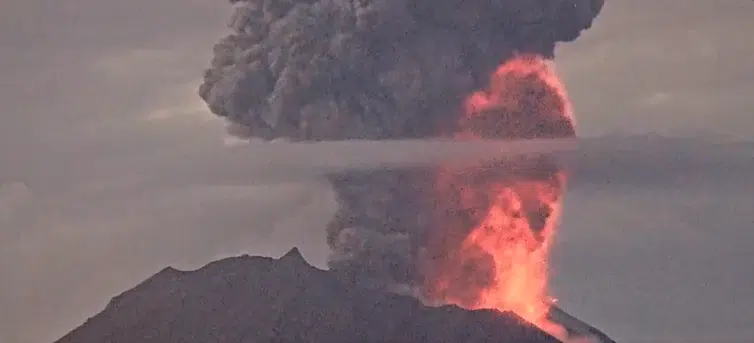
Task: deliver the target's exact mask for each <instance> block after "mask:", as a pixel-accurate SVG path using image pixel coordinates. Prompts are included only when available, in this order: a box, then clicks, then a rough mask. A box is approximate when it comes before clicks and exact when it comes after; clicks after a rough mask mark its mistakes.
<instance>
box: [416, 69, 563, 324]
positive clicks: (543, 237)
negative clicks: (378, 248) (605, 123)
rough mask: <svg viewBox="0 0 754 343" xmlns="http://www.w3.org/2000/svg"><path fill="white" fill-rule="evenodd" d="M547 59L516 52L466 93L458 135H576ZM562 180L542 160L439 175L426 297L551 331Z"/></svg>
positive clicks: (428, 252) (554, 168) (548, 162)
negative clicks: (552, 257) (552, 264)
mask: <svg viewBox="0 0 754 343" xmlns="http://www.w3.org/2000/svg"><path fill="white" fill-rule="evenodd" d="M548 63H549V62H548V61H546V60H544V59H542V58H540V57H538V56H531V55H523V56H516V57H514V58H513V59H511V60H509V61H508V62H506V63H504V64H503V65H501V66H500V67H499V69H498V70H497V71H496V73H495V74H494V75H493V76H492V79H491V82H490V85H489V88H488V89H487V90H484V91H479V92H476V93H474V94H472V95H471V96H469V98H468V100H467V103H466V106H465V109H464V116H463V117H462V119H461V120H460V122H459V126H460V128H459V130H458V133H457V136H458V137H459V138H464V139H479V138H493V137H494V138H502V139H524V138H562V137H570V136H574V135H575V131H574V125H573V121H572V119H571V107H570V104H569V102H568V99H567V96H566V94H565V90H564V87H563V85H562V83H561V82H560V81H559V80H558V78H557V75H556V74H555V73H554V71H553V69H552V67H551V66H550V65H549V64H548ZM565 181H566V175H565V172H564V171H563V170H562V169H561V168H559V167H558V166H557V165H556V164H555V163H554V161H552V160H550V159H548V158H546V157H540V158H530V159H521V160H517V161H514V162H510V161H508V162H506V164H505V165H504V168H501V164H500V163H497V164H494V165H486V166H480V167H479V168H476V169H474V170H457V169H452V168H445V169H442V170H440V171H439V172H438V175H437V177H436V187H435V192H436V195H437V204H436V206H437V209H438V211H437V213H438V218H439V220H438V224H437V225H438V226H439V227H438V228H437V230H436V232H435V233H434V235H433V236H432V237H430V243H429V245H428V247H427V250H426V251H425V256H424V257H425V260H426V262H425V266H424V272H425V273H424V274H425V293H426V294H427V296H428V297H429V298H431V299H434V300H441V301H443V302H446V303H452V304H457V305H459V306H461V307H465V308H470V309H478V308H489V309H497V310H500V311H513V312H515V313H517V314H518V315H520V316H521V317H523V318H524V319H526V320H528V321H529V322H531V323H533V324H535V325H537V326H539V327H540V328H542V329H544V330H546V331H548V332H550V333H551V334H553V335H556V336H561V335H559V332H558V330H559V327H558V326H557V325H556V324H554V323H549V322H548V321H547V319H546V316H547V311H548V308H549V304H550V303H551V301H553V299H551V298H550V296H549V291H548V267H549V263H548V260H549V251H550V247H551V245H552V243H553V239H554V236H555V233H556V228H557V223H558V218H559V213H560V208H561V202H562V196H563V193H564V190H565Z"/></svg>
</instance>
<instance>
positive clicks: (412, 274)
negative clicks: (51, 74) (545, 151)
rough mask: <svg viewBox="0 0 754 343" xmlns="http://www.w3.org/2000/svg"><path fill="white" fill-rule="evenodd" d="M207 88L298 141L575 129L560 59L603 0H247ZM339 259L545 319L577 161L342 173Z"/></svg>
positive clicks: (416, 289)
mask: <svg viewBox="0 0 754 343" xmlns="http://www.w3.org/2000/svg"><path fill="white" fill-rule="evenodd" d="M231 2H232V3H233V4H234V7H235V11H234V14H233V18H232V20H231V21H230V23H229V26H230V28H231V29H232V30H233V33H232V34H230V35H229V36H227V37H225V38H224V39H222V41H221V42H219V43H218V44H217V45H216V46H215V48H214V54H215V55H214V58H213V60H212V65H211V68H209V69H208V70H207V72H206V73H205V78H204V83H203V84H202V85H201V86H200V89H199V93H200V95H201V97H202V98H203V99H204V100H205V101H206V102H207V104H208V106H209V108H210V109H211V111H212V112H214V113H215V114H217V115H219V116H222V117H225V118H227V119H228V121H229V122H230V123H231V128H232V130H231V131H232V133H234V134H236V135H241V136H244V137H257V138H262V139H273V138H286V139H289V140H294V141H321V140H345V139H372V140H380V139H397V138H432V137H456V138H458V139H483V138H498V139H511V140H512V139H527V138H564V137H571V136H574V135H575V128H574V123H573V120H572V118H571V108H570V104H569V102H568V99H567V97H566V93H565V90H564V87H563V85H562V84H561V83H560V82H559V80H558V78H557V75H556V74H555V72H554V69H553V67H552V62H551V59H552V58H553V56H554V52H555V45H556V43H558V42H562V41H570V40H573V39H576V38H577V37H578V36H579V34H580V32H581V31H582V30H584V29H586V28H589V27H590V26H591V24H592V21H593V19H594V18H595V17H596V16H597V14H598V13H599V11H600V9H601V7H602V4H603V1H602V0H538V1H534V0H403V1H400V0H235V1H231ZM329 180H330V182H331V184H332V186H333V189H334V191H335V193H336V196H337V201H338V205H339V209H338V211H337V213H336V214H335V216H334V218H333V220H332V221H331V222H330V224H329V225H328V227H327V228H326V231H327V241H328V243H329V244H330V246H331V248H332V250H333V254H332V256H331V260H330V268H331V270H333V271H335V272H338V273H340V274H341V275H343V276H344V277H345V278H347V279H350V280H352V281H353V282H356V283H359V284H362V285H368V286H370V287H377V288H387V289H392V290H395V289H398V288H397V287H403V288H404V289H405V288H408V289H410V290H411V291H412V292H413V293H414V294H416V295H417V296H418V297H420V298H422V299H424V300H426V301H427V302H441V303H453V304H457V305H459V306H461V307H465V308H491V309H498V310H502V311H514V312H516V313H517V314H519V315H520V316H521V317H523V318H525V319H527V320H529V321H531V322H532V323H535V324H537V325H539V326H540V327H541V328H544V329H547V330H549V331H550V332H551V333H556V332H553V330H552V329H550V328H549V325H548V323H547V320H546V316H547V312H548V308H549V301H550V300H549V298H548V297H549V293H548V289H547V281H548V275H547V269H548V252H549V247H550V245H551V244H552V240H553V236H554V234H555V231H556V230H555V229H556V224H557V220H558V210H559V208H560V204H561V202H562V196H563V192H564V187H565V181H566V175H565V172H564V171H563V170H562V169H561V168H560V167H559V166H558V165H557V164H556V163H555V161H554V160H551V159H549V158H547V157H546V156H542V157H537V158H526V159H521V160H516V161H511V160H506V161H504V162H498V163H490V164H486V165H480V166H477V167H476V168H472V169H469V168H464V169H459V168H456V167H453V166H440V167H436V168H415V169H410V170H390V171H384V170H382V171H359V172H347V173H341V174H334V175H331V176H330V177H329Z"/></svg>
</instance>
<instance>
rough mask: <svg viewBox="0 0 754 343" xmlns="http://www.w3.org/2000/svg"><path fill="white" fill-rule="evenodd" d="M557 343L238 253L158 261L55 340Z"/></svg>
mask: <svg viewBox="0 0 754 343" xmlns="http://www.w3.org/2000/svg"><path fill="white" fill-rule="evenodd" d="M103 342H108V343H137V342H138V343H173V342H175V343H177V342H181V343H206V342H213V343H240V342H249V343H251V342H254V343H268V342H269V343H272V342H275V343H294V342H295V343H300V342H327V343H339V342H340V343H352V342H364V343H371V342H375V343H376V342H394V343H401V342H406V343H423V342H448V343H450V342H468V343H476V342H506V343H556V342H558V340H556V339H555V338H554V337H552V336H549V335H548V334H546V333H544V332H542V331H540V330H539V329H537V328H536V327H535V326H533V325H532V324H529V323H527V322H526V321H525V320H523V319H522V318H520V317H518V316H516V315H515V314H513V313H501V312H497V311H493V310H477V311H467V310H463V309H460V308H458V307H456V306H452V305H448V306H443V307H425V306H424V305H422V304H421V303H420V302H419V301H418V300H416V299H414V298H412V297H409V296H401V295H395V294H390V293H385V292H381V291H376V290H369V289H365V288H361V287H358V286H354V285H352V284H349V283H348V282H344V280H342V279H341V278H339V277H338V274H336V273H332V272H327V271H323V270H319V269H316V268H314V267H312V266H310V265H308V264H307V263H306V261H305V260H304V259H303V258H302V256H301V255H300V254H299V252H298V250H297V249H295V248H294V249H293V250H291V251H290V252H288V253H287V254H286V255H285V256H283V257H281V258H280V259H273V258H268V257H250V256H240V257H233V258H226V259H222V260H218V261H215V262H212V263H210V264H208V265H206V266H204V267H202V268H200V269H198V270H195V271H188V272H184V271H179V270H176V269H173V268H165V269H163V270H162V271H160V272H159V273H157V274H156V275H154V276H152V277H151V278H149V279H147V280H146V281H144V282H142V283H141V284H139V285H137V286H136V287H134V288H133V289H131V290H129V291H126V292H125V293H123V294H121V295H119V296H117V297H115V298H113V299H112V300H111V301H110V303H109V304H108V305H107V307H106V308H105V310H104V311H103V312H101V313H99V314H97V315H96V316H94V317H93V318H91V319H89V320H87V321H86V323H84V324H83V325H82V326H80V327H78V328H77V329H75V330H73V331H72V332H70V333H69V334H67V335H66V336H64V337H63V338H61V339H60V340H58V341H57V343H103Z"/></svg>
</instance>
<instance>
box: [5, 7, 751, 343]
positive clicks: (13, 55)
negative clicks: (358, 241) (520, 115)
mask: <svg viewBox="0 0 754 343" xmlns="http://www.w3.org/2000/svg"><path fill="white" fill-rule="evenodd" d="M607 2H608V4H607V5H606V6H605V9H604V11H603V14H602V15H601V16H600V17H599V18H598V20H597V22H596V23H595V25H594V27H593V28H592V29H591V30H589V31H588V32H587V33H586V34H585V35H584V36H583V37H582V38H581V39H580V40H579V41H577V42H575V43H570V44H568V45H563V46H562V47H561V48H560V49H559V56H558V68H559V70H560V72H561V73H562V75H563V77H564V79H565V82H566V84H567V86H568V87H569V92H570V94H571V97H572V99H573V101H574V104H575V109H576V115H577V120H578V123H579V129H580V133H581V134H582V135H599V134H610V133H616V132H622V133H646V132H655V133H661V134H668V135H669V134H695V135H705V136H709V135H724V136H728V137H733V138H737V139H750V138H751V139H754V117H752V112H751V109H752V108H754V64H753V63H752V62H751V61H754V36H752V35H751V32H754V22H752V21H751V19H752V18H754V2H752V1H749V0H716V1H701V0H673V1H670V0H608V1H607ZM228 11H229V6H228V5H227V4H226V2H224V1H214V2H212V1H200V0H160V1H154V0H130V1H104V0H55V1H52V0H47V1H44V0H24V1H21V0H10V1H4V2H2V3H0V51H2V53H0V73H2V75H3V77H2V78H0V104H2V107H1V109H0V342H4V343H5V342H8V343H43V342H51V341H53V340H55V339H57V338H58V337H60V336H61V335H63V334H64V333H66V332H67V331H69V330H70V329H72V328H73V327H75V326H77V325H79V324H80V323H82V322H83V321H84V320H85V319H86V318H87V317H88V316H91V315H93V314H95V313H96V312H98V311H100V310H101V309H102V307H103V306H104V305H105V304H106V302H107V301H108V300H109V299H110V297H112V296H114V295H116V294H118V293H120V292H122V291H123V290H125V289H127V288H130V287H132V286H133V285H135V284H136V283H138V282H139V281H141V280H143V279H144V278H146V277H148V276H149V275H151V274H153V273H154V272H156V271H157V270H159V269H161V268H162V267H164V266H166V265H173V266H176V267H182V268H193V267H197V266H200V265H203V264H204V263H206V262H209V261H210V260H212V259H214V258H217V257H218V256H227V255H234V254H239V253H242V252H248V253H251V254H281V253H283V252H284V251H285V250H287V249H289V248H290V247H291V246H292V245H300V246H301V247H302V250H303V252H304V253H305V255H306V256H307V258H309V259H310V260H311V261H313V262H317V263H320V264H321V263H322V261H323V260H324V258H325V255H326V253H327V249H326V247H325V244H324V231H323V227H324V224H325V223H326V222H327V220H328V219H329V217H330V215H331V213H332V210H333V208H334V204H333V202H332V200H331V199H332V194H331V193H330V192H329V190H328V188H327V186H326V185H322V184H318V183H310V184H286V185H277V186H227V185H223V180H217V182H214V181H213V182H210V181H211V180H208V181H207V182H206V183H198V184H194V185H191V186H188V185H185V184H184V185H180V183H175V182H169V181H172V178H171V175H172V173H173V171H175V172H176V173H178V172H181V173H183V174H182V175H186V173H187V172H188V173H190V172H191V171H186V170H183V169H185V168H187V167H186V166H188V165H191V164H187V163H185V160H186V159H187V158H190V159H192V161H199V162H198V163H197V164H196V165H199V164H200V163H203V162H204V161H206V162H207V164H209V165H211V163H210V162H209V161H210V160H212V159H211V158H210V157H207V159H206V160H204V159H203V157H206V156H213V155H214V154H216V153H217V152H218V151H220V150H221V149H223V148H222V142H223V139H224V138H225V137H224V129H223V126H222V123H221V122H220V121H219V120H216V119H214V118H213V116H212V115H210V114H209V113H208V112H207V111H206V110H205V108H204V106H203V103H202V102H201V101H200V99H199V98H198V97H197V96H196V95H195V89H196V87H197V85H198V84H199V78H200V77H201V75H202V70H203V68H204V67H205V66H206V65H207V63H208V61H209V58H210V52H211V46H212V44H213V42H214V41H215V40H217V39H218V38H219V37H220V36H221V35H223V34H224V33H225V28H224V24H225V22H226V20H227V18H228ZM137 166H159V168H158V169H159V170H160V172H159V173H154V174H149V175H147V174H140V173H137V172H134V171H133V170H146V169H145V168H141V167H137ZM178 169H181V170H178ZM197 173H201V171H197ZM752 173H753V174H754V171H752ZM705 181H706V182H705ZM655 186H656V185H642V184H640V183H635V184H631V185H630V187H586V186H585V187H579V188H575V189H573V190H572V191H571V192H570V193H569V195H568V199H567V205H566V213H565V218H564V223H563V228H562V234H561V240H560V245H559V246H558V247H557V251H556V253H555V257H554V263H553V264H554V267H553V268H554V271H555V273H556V275H555V277H554V280H553V283H554V293H555V294H556V295H557V296H558V297H559V298H560V299H561V303H562V304H563V307H564V308H566V309H567V310H568V311H570V312H572V313H573V314H575V315H576V316H578V317H580V318H582V319H584V320H586V321H587V322H589V323H592V324H594V325H595V326H597V327H599V328H601V329H604V330H605V331H606V332H607V333H608V334H610V335H611V336H613V337H614V338H616V339H619V340H620V341H621V342H628V343H630V342H648V343H649V342H657V341H658V340H662V341H668V342H675V343H684V342H697V341H699V342H701V341H706V342H721V343H722V342H725V340H726V339H728V340H734V339H740V340H741V342H744V341H752V340H754V328H750V327H751V323H754V276H753V275H754V274H752V272H751V271H752V268H751V261H752V260H754V232H752V230H753V229H754V213H753V212H752V211H751V210H752V206H751V204H752V202H754V195H752V194H754V185H751V184H742V185H737V186H736V187H731V185H730V183H728V184H726V185H722V184H719V183H717V181H716V180H714V179H710V180H695V182H693V183H692V182H689V183H687V184H685V185H684V186H683V187H662V188H661V189H657V188H656V187H655ZM323 199H324V201H323ZM302 232H303V233H304V234H301V233H302Z"/></svg>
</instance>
